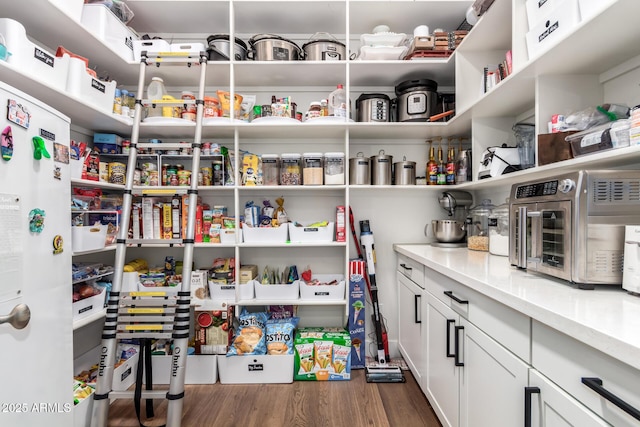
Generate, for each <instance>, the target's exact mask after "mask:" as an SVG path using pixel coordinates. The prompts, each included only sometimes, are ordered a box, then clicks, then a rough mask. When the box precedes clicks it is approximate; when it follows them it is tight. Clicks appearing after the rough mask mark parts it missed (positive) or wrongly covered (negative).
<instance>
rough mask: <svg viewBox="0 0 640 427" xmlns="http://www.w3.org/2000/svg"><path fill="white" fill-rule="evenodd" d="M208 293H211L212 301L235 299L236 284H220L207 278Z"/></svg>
mask: <svg viewBox="0 0 640 427" xmlns="http://www.w3.org/2000/svg"><path fill="white" fill-rule="evenodd" d="M209 295H211V299H212V300H214V301H235V299H236V285H235V284H227V285H221V284H219V283H215V282H212V281H211V280H209Z"/></svg>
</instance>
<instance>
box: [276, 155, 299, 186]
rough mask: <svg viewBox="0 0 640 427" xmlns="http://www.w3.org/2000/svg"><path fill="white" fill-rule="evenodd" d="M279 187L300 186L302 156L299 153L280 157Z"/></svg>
mask: <svg viewBox="0 0 640 427" xmlns="http://www.w3.org/2000/svg"><path fill="white" fill-rule="evenodd" d="M280 185H302V156H301V155H300V154H299V153H282V155H281V156H280Z"/></svg>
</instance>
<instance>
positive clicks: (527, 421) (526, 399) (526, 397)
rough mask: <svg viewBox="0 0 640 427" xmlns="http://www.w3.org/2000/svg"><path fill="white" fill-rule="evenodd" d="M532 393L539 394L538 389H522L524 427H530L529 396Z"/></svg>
mask: <svg viewBox="0 0 640 427" xmlns="http://www.w3.org/2000/svg"><path fill="white" fill-rule="evenodd" d="M533 393H540V388H539V387H525V388H524V427H531V395H532V394H533Z"/></svg>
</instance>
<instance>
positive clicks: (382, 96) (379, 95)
mask: <svg viewBox="0 0 640 427" xmlns="http://www.w3.org/2000/svg"><path fill="white" fill-rule="evenodd" d="M367 99H384V100H385V101H390V98H389V97H388V96H387V95H385V94H384V93H363V94H362V95H360V96H359V97H358V99H356V106H358V104H360V102H362V101H365V100H367Z"/></svg>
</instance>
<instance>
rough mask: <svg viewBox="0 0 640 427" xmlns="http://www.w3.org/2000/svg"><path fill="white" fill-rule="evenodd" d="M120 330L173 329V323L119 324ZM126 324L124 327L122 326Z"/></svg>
mask: <svg viewBox="0 0 640 427" xmlns="http://www.w3.org/2000/svg"><path fill="white" fill-rule="evenodd" d="M118 326H119V327H120V328H119V330H120V331H149V332H151V331H172V330H173V324H166V325H165V324H163V323H139V324H126V325H122V324H120V325H118ZM122 326H124V328H122Z"/></svg>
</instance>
